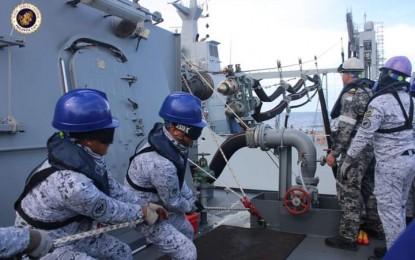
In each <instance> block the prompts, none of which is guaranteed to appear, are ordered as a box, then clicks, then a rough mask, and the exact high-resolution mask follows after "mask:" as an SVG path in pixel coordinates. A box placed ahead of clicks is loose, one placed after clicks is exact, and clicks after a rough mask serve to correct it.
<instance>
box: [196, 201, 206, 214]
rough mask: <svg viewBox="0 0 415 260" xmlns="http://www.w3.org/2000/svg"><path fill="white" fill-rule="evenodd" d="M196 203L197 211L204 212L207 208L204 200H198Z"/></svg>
mask: <svg viewBox="0 0 415 260" xmlns="http://www.w3.org/2000/svg"><path fill="white" fill-rule="evenodd" d="M194 204H195V207H196V210H195V211H196V212H197V213H200V212H202V211H203V210H204V209H205V207H204V206H203V204H202V202H200V201H199V200H196V201H195V203H194Z"/></svg>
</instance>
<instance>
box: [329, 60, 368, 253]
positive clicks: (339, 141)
mask: <svg viewBox="0 0 415 260" xmlns="http://www.w3.org/2000/svg"><path fill="white" fill-rule="evenodd" d="M363 70H364V66H363V63H362V61H360V60H359V59H358V58H355V57H353V58H350V59H348V60H346V61H345V62H344V63H343V64H342V65H340V66H339V68H338V72H340V74H341V77H342V81H343V84H344V88H343V90H342V92H341V93H340V95H339V98H338V99H337V101H336V103H335V105H334V107H333V109H332V112H331V118H332V119H335V118H337V119H338V126H337V130H336V131H335V132H333V135H332V137H331V138H332V140H333V145H332V147H330V148H331V150H330V153H329V154H328V155H327V158H326V159H327V164H328V165H329V166H330V167H334V166H335V165H336V157H339V156H341V161H343V160H344V158H345V157H346V151H347V149H348V148H349V145H350V142H351V141H352V139H353V137H354V136H355V134H356V131H357V129H358V128H359V127H360V125H361V124H362V120H363V115H364V112H365V108H366V105H367V103H368V101H369V99H370V97H371V96H372V94H373V92H372V86H373V81H371V80H369V79H365V78H362V72H363ZM372 157H373V147H372V146H370V145H366V146H365V147H364V151H363V152H362V153H360V155H359V158H358V163H356V164H354V165H353V167H351V168H350V170H349V171H348V172H347V173H346V174H344V175H342V174H340V172H339V171H338V172H337V176H336V178H337V180H336V189H337V197H338V200H339V204H340V207H341V216H340V228H339V234H338V235H337V236H335V237H329V238H326V240H325V244H326V245H327V246H330V247H336V248H341V249H346V250H357V249H358V248H357V245H356V243H355V240H356V237H357V235H358V233H359V227H360V216H361V210H360V198H361V192H360V188H361V180H362V177H363V175H364V173H365V172H366V169H367V168H368V166H369V164H370V162H371V160H372Z"/></svg>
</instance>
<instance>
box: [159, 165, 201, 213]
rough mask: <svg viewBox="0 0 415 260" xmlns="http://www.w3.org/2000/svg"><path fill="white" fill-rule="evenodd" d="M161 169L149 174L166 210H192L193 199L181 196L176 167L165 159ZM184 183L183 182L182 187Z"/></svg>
mask: <svg viewBox="0 0 415 260" xmlns="http://www.w3.org/2000/svg"><path fill="white" fill-rule="evenodd" d="M163 169H164V170H163V171H161V172H159V173H158V174H155V175H151V176H152V183H153V185H154V186H155V187H156V189H157V192H158V194H159V196H160V199H161V200H162V201H163V205H164V206H165V207H166V209H167V210H172V211H176V212H190V211H193V210H194V205H193V201H188V200H187V199H186V198H185V197H183V196H182V194H181V190H180V185H179V178H178V177H177V173H176V167H175V166H174V165H173V163H171V162H170V161H167V160H166V161H165V163H164V165H163ZM184 185H185V183H183V186H182V188H183V187H185V186H184ZM186 187H187V186H186Z"/></svg>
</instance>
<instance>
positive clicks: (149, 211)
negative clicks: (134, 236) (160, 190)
mask: <svg viewBox="0 0 415 260" xmlns="http://www.w3.org/2000/svg"><path fill="white" fill-rule="evenodd" d="M168 215H169V213H168V212H167V210H166V209H165V208H163V207H162V206H160V205H158V204H155V203H149V204H148V205H147V207H146V214H145V216H144V221H145V222H146V224H147V225H153V224H154V223H156V222H157V220H159V219H160V220H163V219H166V218H167V217H168Z"/></svg>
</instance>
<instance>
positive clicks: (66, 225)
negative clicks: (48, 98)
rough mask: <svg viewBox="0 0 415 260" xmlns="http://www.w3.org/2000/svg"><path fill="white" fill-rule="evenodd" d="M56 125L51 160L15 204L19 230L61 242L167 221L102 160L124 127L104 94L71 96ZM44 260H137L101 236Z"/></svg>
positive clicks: (67, 245) (59, 105) (32, 176)
mask: <svg viewBox="0 0 415 260" xmlns="http://www.w3.org/2000/svg"><path fill="white" fill-rule="evenodd" d="M52 125H53V127H55V128H56V129H58V130H60V132H59V133H56V134H53V135H52V136H51V137H50V138H49V140H48V141H47V148H48V159H47V160H45V161H43V162H42V163H41V164H40V165H39V166H38V167H37V168H36V169H35V170H33V172H32V173H31V174H30V175H29V177H28V180H27V181H26V186H25V189H24V191H23V193H22V194H21V196H20V197H19V199H18V200H17V201H16V203H15V209H16V211H17V214H16V220H15V225H16V226H23V227H30V228H36V229H41V230H45V231H47V232H48V234H49V235H50V236H51V237H52V238H53V239H56V238H61V237H67V236H70V235H74V234H77V233H80V232H85V231H88V230H90V229H91V226H92V224H93V221H98V222H102V223H123V222H129V221H135V220H139V219H143V220H144V222H145V223H147V224H148V225H152V224H154V223H155V222H156V221H157V220H158V219H159V218H163V216H166V215H167V212H166V211H165V210H164V209H163V208H162V207H161V206H158V205H154V204H153V205H147V204H142V203H141V202H140V199H139V198H138V197H137V196H136V195H135V194H134V193H133V192H132V191H131V190H129V189H128V188H126V187H125V186H122V185H120V184H119V183H117V182H116V181H115V179H114V178H113V177H112V175H111V173H110V171H109V170H108V169H107V167H106V162H105V159H104V157H103V156H104V155H105V154H106V153H107V151H108V148H109V145H110V144H111V143H112V142H113V136H114V130H115V128H116V127H118V126H119V122H118V120H116V119H114V118H112V115H111V111H110V107H109V104H108V101H107V97H106V95H105V93H103V92H101V91H98V90H93V89H76V90H72V91H70V92H68V93H66V94H65V95H63V96H62V97H61V98H60V99H59V100H58V102H57V104H56V107H55V114H54V118H53V122H52ZM158 212H160V215H161V216H160V217H159V215H158ZM42 259H132V252H131V249H130V247H129V246H128V245H127V244H125V243H124V242H122V241H120V240H118V239H116V238H115V237H113V236H111V235H109V234H106V233H102V234H99V235H94V236H90V237H86V238H82V239H79V240H75V241H72V242H67V243H64V244H62V245H59V246H58V247H57V248H56V249H55V250H53V251H52V252H51V253H48V254H47V255H46V256H44V257H43V258H42Z"/></svg>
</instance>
